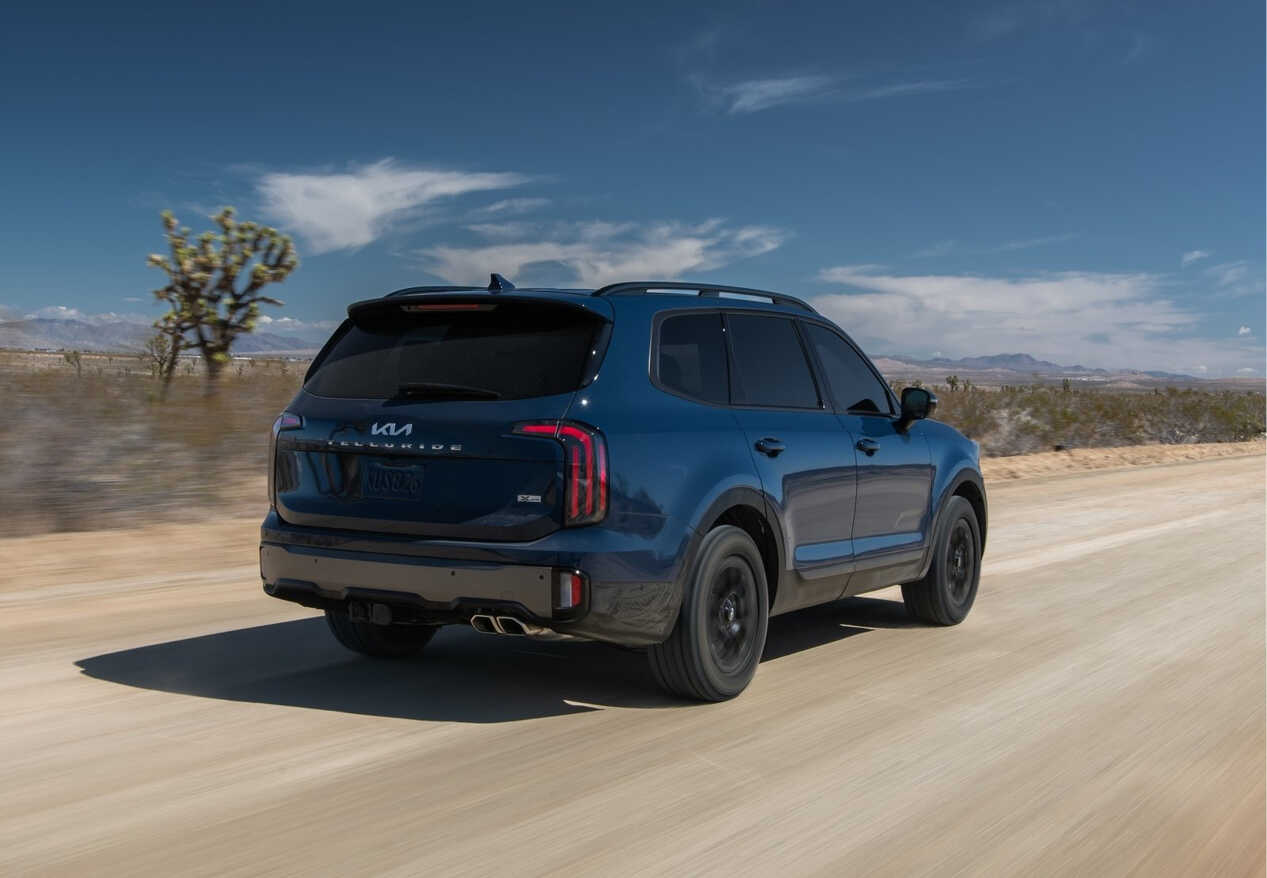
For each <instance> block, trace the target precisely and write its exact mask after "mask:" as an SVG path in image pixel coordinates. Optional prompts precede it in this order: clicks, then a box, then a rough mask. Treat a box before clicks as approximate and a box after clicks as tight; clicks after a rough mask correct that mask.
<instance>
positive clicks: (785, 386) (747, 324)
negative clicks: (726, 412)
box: [726, 314, 818, 408]
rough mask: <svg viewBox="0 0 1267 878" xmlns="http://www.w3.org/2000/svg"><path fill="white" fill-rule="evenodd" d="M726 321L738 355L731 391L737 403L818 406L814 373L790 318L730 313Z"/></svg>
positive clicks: (799, 406) (735, 353)
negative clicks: (806, 359)
mask: <svg viewBox="0 0 1267 878" xmlns="http://www.w3.org/2000/svg"><path fill="white" fill-rule="evenodd" d="M726 325H727V327H728V328H729V330H730V344H731V349H732V350H733V351H734V356H735V374H734V376H733V377H732V380H731V392H732V395H733V397H734V401H735V403H736V404H737V405H771V406H781V407H783V408H816V407H817V406H818V391H817V390H816V389H815V388H814V376H813V374H812V373H811V372H810V368H809V363H807V362H806V361H805V351H804V350H803V349H802V348H801V341H800V339H799V338H798V337H797V334H796V326H795V325H793V323H792V321H791V320H788V319H786V318H782V317H756V316H749V315H746V314H730V315H728V316H727V318H726Z"/></svg>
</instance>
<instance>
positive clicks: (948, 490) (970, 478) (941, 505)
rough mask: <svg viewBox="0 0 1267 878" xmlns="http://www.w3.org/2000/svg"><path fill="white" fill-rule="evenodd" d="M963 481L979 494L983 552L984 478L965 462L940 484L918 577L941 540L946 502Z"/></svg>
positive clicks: (920, 576) (986, 515) (924, 571)
mask: <svg viewBox="0 0 1267 878" xmlns="http://www.w3.org/2000/svg"><path fill="white" fill-rule="evenodd" d="M965 482H967V483H970V484H972V485H973V487H975V488H976V489H977V492H978V493H979V494H980V495H981V515H980V516H979V517H980V519H981V520H980V521H978V522H977V525H978V527H980V528H981V552H982V554H984V553H985V535H986V519H987V517H988V512H989V505H988V503H987V501H986V494H985V479H983V478H982V477H981V473H980V472H979V471H977V470H976V469H975V468H973V467H972V466H971V465H968V464H965V465H964V466H963V467H960V468H959V469H958V470H956V471H955V474H954V475H952V476H951V477H950V478H949V479H948V480H947V481H946V482H945V484H944V485H943V486H942V489H941V494H940V496H939V497H938V498H937V506H936V512H935V513H934V514H933V521H932V524H931V525H930V526H929V528H928V533H929V540H928V544H927V545H926V546H924V560H923V562H922V563H921V564H920V572H919V577H918V578H919V579H923V578H924V577H925V576H927V575H928V567H929V565H930V564H932V562H933V548H934V547H935V546H936V545H938V543H939V542H940V540H941V531H942V528H943V527H945V521H943V520H942V517H943V513H944V512H945V511H946V504H947V503H948V502H949V501H950V498H951V497H954V496H955V495H956V494H957V492H958V491H959V488H960V486H961V485H963V484H964V483H965Z"/></svg>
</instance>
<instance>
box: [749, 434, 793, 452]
mask: <svg viewBox="0 0 1267 878" xmlns="http://www.w3.org/2000/svg"><path fill="white" fill-rule="evenodd" d="M754 447H755V448H756V449H757V450H758V451H760V452H761V453H762V454H764V455H767V456H769V457H778V456H779V452H781V451H783V449H784V448H786V447H787V446H785V445H784V444H783V442H782V441H781V440H779V439H775V438H774V437H773V436H766V437H765V438H764V439H758V440H757V442H756V445H755V446H754Z"/></svg>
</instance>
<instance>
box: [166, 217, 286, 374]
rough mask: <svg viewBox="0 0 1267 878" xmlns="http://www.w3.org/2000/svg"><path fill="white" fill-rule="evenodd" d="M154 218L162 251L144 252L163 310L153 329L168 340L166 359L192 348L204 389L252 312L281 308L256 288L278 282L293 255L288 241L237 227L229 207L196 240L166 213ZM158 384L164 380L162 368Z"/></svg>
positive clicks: (248, 225)
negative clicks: (158, 220) (157, 276)
mask: <svg viewBox="0 0 1267 878" xmlns="http://www.w3.org/2000/svg"><path fill="white" fill-rule="evenodd" d="M162 216H163V231H164V234H165V235H166V237H167V246H168V251H169V253H168V255H163V254H160V253H153V254H150V257H149V264H150V265H151V266H153V267H154V268H158V269H160V270H162V271H163V272H164V273H165V274H166V275H167V284H166V286H164V287H162V288H160V289H157V290H155V291H154V296H155V297H156V298H157V299H158V300H159V301H161V302H165V303H166V304H167V306H168V308H169V310H168V312H167V313H166V314H164V315H163V317H162V318H161V319H160V320H159V321H158V322H157V323H155V324H154V325H155V328H156V329H158V330H159V332H161V333H163V334H164V335H166V336H167V337H168V339H169V340H170V344H171V346H172V347H173V348H174V349H175V353H173V354H172V356H173V358H174V357H175V356H178V355H179V352H180V349H181V348H182V347H185V346H191V347H195V348H197V349H198V351H199V353H200V354H201V355H202V359H203V362H204V364H205V367H206V373H207V380H208V386H209V387H210V386H213V385H214V382H215V380H216V379H217V378H218V377H219V375H220V373H221V371H222V370H223V368H224V366H225V364H227V363H228V362H229V359H230V356H229V352H230V350H231V348H232V347H233V343H234V341H235V340H236V339H237V337H238V336H239V335H242V334H243V333H247V332H251V331H253V330H254V329H255V326H256V324H257V323H258V321H259V317H260V306H261V305H275V306H280V305H281V304H282V302H281V301H280V300H279V299H275V298H273V297H271V296H267V295H265V294H264V292H263V290H264V288H265V287H266V286H267V285H268V284H270V283H281V282H282V281H284V280H285V279H286V278H287V276H289V274H290V273H291V272H292V271H294V270H295V269H296V268H297V267H298V266H299V256H298V254H297V253H296V251H295V245H294V243H293V242H292V241H291V239H290V237H289V236H288V235H283V234H281V233H280V232H278V231H277V229H274V228H272V227H270V226H263V225H260V224H259V223H254V222H238V221H237V220H235V219H234V210H233V208H231V207H226V208H224V209H223V210H221V211H220V212H219V213H218V214H216V215H215V216H214V217H212V220H213V221H214V222H215V224H216V226H217V227H218V231H209V232H203V233H202V234H200V235H198V237H197V238H191V237H190V234H191V233H190V230H189V229H188V228H185V227H183V226H180V225H179V223H177V221H176V217H175V216H173V215H172V213H171V211H164V212H163V215H162ZM173 363H174V359H173ZM165 378H167V379H168V380H170V370H169V371H168V372H167V373H165Z"/></svg>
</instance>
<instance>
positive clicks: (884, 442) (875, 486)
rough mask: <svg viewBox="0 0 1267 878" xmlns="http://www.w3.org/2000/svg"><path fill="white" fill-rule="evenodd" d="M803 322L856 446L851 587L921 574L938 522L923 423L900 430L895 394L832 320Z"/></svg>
mask: <svg viewBox="0 0 1267 878" xmlns="http://www.w3.org/2000/svg"><path fill="white" fill-rule="evenodd" d="M803 326H804V328H805V334H806V337H807V338H808V339H809V341H810V345H811V347H812V349H813V351H814V353H815V354H816V355H817V357H818V361H819V363H820V364H821V366H822V372H823V374H824V375H825V377H826V379H827V383H828V385H829V386H830V390H831V395H832V398H833V400H834V405H835V408H836V411H837V416H838V417H839V419H840V422H841V425H842V426H843V427H844V428H845V430H847V431H848V432H849V434H850V436H851V437H852V439H853V442H854V447H855V449H856V451H857V472H858V495H857V504H856V508H855V511H854V520H853V551H854V563H855V572H854V575H853V577H852V578H851V580H850V582H849V585H848V589H847V591H848V593H850V594H857V593H859V592H860V591H866V590H867V589H869V588H875V587H878V586H883V585H892V584H894V583H897V582H900V581H903V580H904V579H909V578H910V577H911V576H915V575H918V572H919V569H918V568H919V567H920V565H921V563H922V561H923V555H924V546H925V543H926V541H927V539H928V537H929V528H930V527H931V524H932V517H931V514H930V504H931V494H932V478H933V472H932V461H931V458H930V455H929V450H928V442H927V440H926V439H925V438H924V436H923V433H922V429H921V425H920V423H919V422H918V421H916V422H915V423H914V424H912V425H911V426H910V428H909V429H907V430H905V431H901V432H899V431H898V429H897V423H898V421H897V414H898V413H897V412H896V411H895V410H894V405H893V398H892V395H891V394H890V393H889V392H888V390H887V389H886V388H885V386H884V383H883V382H882V381H881V380H880V378H879V376H878V375H877V374H876V372H875V370H874V369H873V368H872V367H871V366H870V365H869V364H868V362H867V361H866V359H865V358H864V357H863V356H862V354H861V353H859V352H858V351H857V349H855V348H854V346H853V345H852V344H850V343H849V342H848V341H847V340H846V339H844V338H843V337H841V336H840V335H839V334H838V333H837V332H835V331H834V330H833V329H831V328H829V327H827V326H824V325H822V324H818V323H808V322H806V323H804V324H803ZM912 571H913V572H912Z"/></svg>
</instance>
